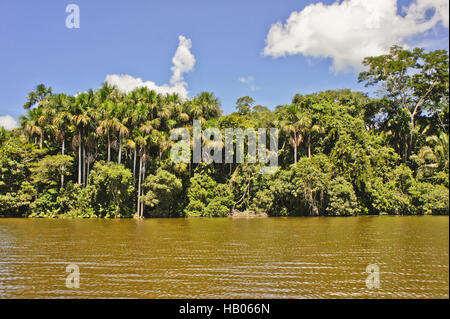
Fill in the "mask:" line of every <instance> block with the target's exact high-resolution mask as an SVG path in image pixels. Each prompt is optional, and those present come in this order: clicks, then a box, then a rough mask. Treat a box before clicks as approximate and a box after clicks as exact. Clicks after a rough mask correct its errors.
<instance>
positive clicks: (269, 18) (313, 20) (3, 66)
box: [0, 0, 448, 119]
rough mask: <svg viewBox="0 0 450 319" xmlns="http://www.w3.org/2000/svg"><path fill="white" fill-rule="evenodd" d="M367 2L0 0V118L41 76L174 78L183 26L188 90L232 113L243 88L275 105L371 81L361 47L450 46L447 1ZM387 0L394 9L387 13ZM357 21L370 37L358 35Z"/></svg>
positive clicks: (77, 87) (68, 82)
mask: <svg viewBox="0 0 450 319" xmlns="http://www.w3.org/2000/svg"><path fill="white" fill-rule="evenodd" d="M360 1H361V0H347V1H346V3H342V1H339V2H338V3H335V1H322V3H323V4H317V3H316V2H313V1H299V0H295V1H294V0H283V1H276V0H245V1H244V0H240V1H234V0H228V1H216V0H191V1H185V0H180V1H178V0H177V1H175V0H171V1H167V0H166V1H154V0H150V1H149V0H133V1H103V0H96V1H92V0H72V1H50V0H42V1H31V0H29V1H24V0H17V1H6V0H1V2H0V45H1V47H0V48H1V49H0V88H1V94H0V117H2V116H3V117H4V116H6V115H10V116H12V117H13V118H15V119H17V118H18V117H19V116H20V115H21V114H24V111H23V109H22V105H23V103H24V102H25V97H26V95H27V93H28V92H29V91H30V90H31V89H33V88H34V87H35V86H36V85H37V84H39V83H44V84H46V85H49V86H51V87H52V88H53V89H54V91H55V92H66V93H69V94H75V93H77V92H81V91H85V90H87V89H89V88H94V89H95V88H97V87H99V86H100V85H101V83H102V82H104V81H105V78H106V76H107V75H108V74H109V75H111V74H117V75H123V74H127V75H129V76H131V77H133V78H142V80H143V81H152V82H155V83H156V85H163V84H167V85H169V86H170V85H171V83H170V78H171V76H172V71H171V67H172V58H173V56H174V54H175V52H176V50H177V48H178V47H179V36H180V35H182V36H184V37H186V39H189V40H190V43H191V48H189V50H190V51H189V52H190V54H192V56H193V57H195V66H194V67H193V68H190V70H189V72H184V73H183V74H182V76H183V81H184V82H185V83H186V84H185V88H186V89H187V90H188V91H189V96H193V95H195V94H197V93H199V92H201V91H212V92H214V93H215V94H216V95H217V96H218V97H219V99H220V100H221V101H222V108H223V109H224V110H225V113H230V112H232V111H233V110H234V104H235V101H236V99H237V98H238V97H241V96H244V95H250V96H252V97H253V98H254V99H255V100H256V102H257V103H258V104H262V105H266V106H268V107H270V108H273V107H274V106H276V105H279V104H286V103H289V102H290V101H291V99H292V96H293V95H294V94H295V93H310V92H315V91H320V90H326V89H337V88H352V89H358V90H364V88H363V87H362V86H360V85H358V83H357V81H356V77H357V71H358V66H357V63H356V62H355V61H356V60H358V58H359V56H358V55H357V54H356V53H355V52H360V51H361V52H364V53H365V52H378V51H377V50H384V49H386V47H388V46H389V45H390V44H392V42H400V43H404V44H409V45H412V46H414V45H420V46H425V47H426V48H427V49H436V48H444V49H448V12H447V15H446V16H445V13H443V12H444V9H445V8H446V9H447V11H448V0H435V1H433V5H432V6H431V7H430V6H429V5H428V6H427V5H424V4H423V3H424V1H423V0H418V2H417V3H416V2H415V1H413V4H415V5H416V7H414V10H413V9H411V10H410V11H405V10H402V9H401V8H402V6H407V7H409V6H411V2H410V1H399V2H398V3H396V1H395V0H382V1H379V0H377V1H374V2H373V3H372V7H370V6H369V7H367V6H366V4H361V2H360ZM364 1H368V0H364ZM368 2H371V1H368ZM70 3H74V4H77V5H78V6H79V8H80V28H79V29H68V28H67V27H66V25H65V21H66V17H67V16H68V15H69V14H68V13H66V12H65V9H66V6H67V5H68V4H70ZM333 3H335V4H334V5H333V6H330V5H331V4H333ZM308 5H310V7H308V8H309V9H310V10H309V11H308V10H304V9H305V7H307V6H308ZM374 6H375V7H374ZM391 7H394V8H397V11H396V12H395V13H393V14H394V15H396V16H389V12H390V11H389V10H390V9H389V8H391ZM421 10H422V11H423V14H424V16H423V17H421V16H420V12H421ZM439 10H440V11H439ZM294 11H296V12H298V15H296V16H295V17H293V18H292V19H291V21H290V22H287V21H286V19H288V18H289V16H290V15H291V13H292V12H294ZM418 12H419V13H418ZM408 13H409V15H408ZM438 13H439V14H438ZM391 15H392V12H391ZM352 19H355V21H349V20H352ZM361 19H362V20H361ZM386 19H387V20H386ZM433 19H434V20H433ZM339 20H342V21H340V22H338V21H339ZM397 20H398V21H397ZM430 20H433V21H434V22H433V21H431V22H430ZM364 21H365V22H364ZM367 21H369V24H367V23H366V22H367ZM426 21H428V22H429V25H425V23H426ZM277 22H279V23H280V25H279V26H278V27H272V25H273V24H276V23H277ZM361 23H362V24H361ZM411 23H412V24H411ZM360 25H363V27H362V28H363V29H364V28H366V26H368V28H369V29H368V31H365V30H361V29H358V26H360ZM411 25H412V26H413V27H411ZM415 27H417V30H416V29H414V28H415ZM292 30H294V31H292ZM349 30H350V31H349ZM352 30H354V31H352ZM388 30H389V31H388ZM392 30H399V31H398V32H392ZM423 30H425V31H423ZM359 31H362V33H363V34H366V33H367V34H368V37H371V38H373V42H371V41H372V40H371V39H367V41H365V40H364V41H362V40H361V38H358V37H357V33H358V32H359ZM372 32H373V33H372ZM391 33H394V34H391ZM268 35H271V38H270V39H269V40H267V39H268ZM266 40H267V42H266ZM366 42H367V43H366ZM359 46H362V47H359ZM358 50H359V51H358ZM370 50H372V51H370ZM181 53H182V52H181ZM355 54H356V55H355ZM360 55H361V53H360ZM181 58H183V57H182V56H181ZM182 62H183V61H182ZM240 78H241V80H244V78H245V79H246V80H247V81H240V80H239V79H240ZM252 79H253V80H252ZM243 82H247V83H243Z"/></svg>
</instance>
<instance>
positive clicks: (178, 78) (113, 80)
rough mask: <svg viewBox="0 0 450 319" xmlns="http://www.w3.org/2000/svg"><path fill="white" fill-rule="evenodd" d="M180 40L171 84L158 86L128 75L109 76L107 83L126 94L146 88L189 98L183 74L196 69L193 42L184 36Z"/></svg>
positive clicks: (173, 60)
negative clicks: (139, 88) (192, 50)
mask: <svg viewBox="0 0 450 319" xmlns="http://www.w3.org/2000/svg"><path fill="white" fill-rule="evenodd" d="M178 40H179V44H178V48H177V50H176V52H175V55H174V57H173V58H172V63H173V66H172V67H171V68H170V69H171V71H172V77H171V78H170V84H163V85H158V84H156V83H155V82H153V81H144V80H142V79H141V78H135V77H133V76H131V75H128V74H108V75H107V76H106V79H105V82H107V83H108V84H110V85H115V86H117V87H118V89H119V90H121V91H123V92H126V93H128V92H130V91H132V90H134V89H136V88H138V87H144V86H145V87H147V88H149V89H151V90H155V91H156V92H158V93H161V94H172V93H177V94H179V95H180V97H182V98H187V97H188V93H189V92H188V90H187V83H186V82H185V81H184V77H183V74H184V73H186V72H189V71H192V70H193V69H194V66H195V57H194V55H193V54H192V52H191V48H192V43H191V40H190V39H188V38H185V37H184V36H182V35H180V36H179V37H178Z"/></svg>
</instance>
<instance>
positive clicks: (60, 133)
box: [50, 94, 71, 188]
mask: <svg viewBox="0 0 450 319" xmlns="http://www.w3.org/2000/svg"><path fill="white" fill-rule="evenodd" d="M69 103H70V99H69V97H68V96H67V95H65V94H58V95H55V96H54V98H53V99H52V100H51V101H50V105H51V109H52V110H53V112H52V119H51V121H52V124H51V130H52V131H53V133H54V136H55V138H56V140H57V141H58V142H60V143H61V155H65V150H66V147H65V146H66V131H67V129H68V126H69V123H70V116H71V114H70V112H69V111H68V106H69ZM64 169H65V168H64V167H63V168H62V170H63V171H64ZM63 187H64V173H62V174H61V188H63Z"/></svg>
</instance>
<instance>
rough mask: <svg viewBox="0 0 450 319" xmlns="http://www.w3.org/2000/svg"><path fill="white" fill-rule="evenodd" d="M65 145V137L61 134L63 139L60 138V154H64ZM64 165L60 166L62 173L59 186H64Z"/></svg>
mask: <svg viewBox="0 0 450 319" xmlns="http://www.w3.org/2000/svg"><path fill="white" fill-rule="evenodd" d="M65 146H66V141H65V137H64V135H63V140H62V145H61V155H63V156H64V152H65ZM64 169H65V167H64V165H63V167H62V170H63V173H62V174H61V188H64Z"/></svg>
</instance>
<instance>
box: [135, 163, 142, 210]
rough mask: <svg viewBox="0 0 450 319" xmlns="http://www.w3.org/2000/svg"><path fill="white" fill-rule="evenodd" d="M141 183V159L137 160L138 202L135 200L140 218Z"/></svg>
mask: <svg viewBox="0 0 450 319" xmlns="http://www.w3.org/2000/svg"><path fill="white" fill-rule="evenodd" d="M141 181H142V157H141V158H140V159H139V178H138V200H137V207H136V209H137V215H138V217H139V218H140V217H141Z"/></svg>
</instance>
